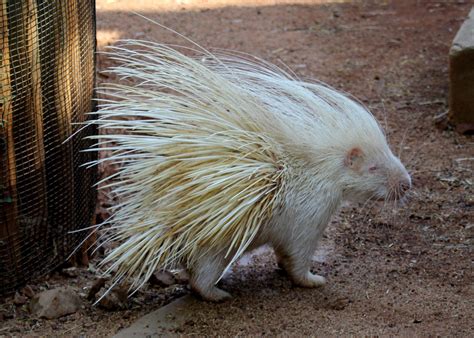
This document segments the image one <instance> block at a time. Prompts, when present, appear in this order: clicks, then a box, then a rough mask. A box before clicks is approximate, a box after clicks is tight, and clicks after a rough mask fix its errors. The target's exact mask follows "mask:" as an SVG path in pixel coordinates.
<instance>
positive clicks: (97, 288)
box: [87, 278, 106, 300]
mask: <svg viewBox="0 0 474 338" xmlns="http://www.w3.org/2000/svg"><path fill="white" fill-rule="evenodd" d="M105 281H106V279H105V278H99V279H98V280H96V281H95V283H94V284H93V285H92V286H91V289H90V290H89V293H88V294H87V299H88V300H93V299H95V295H96V294H97V292H99V291H100V289H102V288H103V287H104V285H105Z"/></svg>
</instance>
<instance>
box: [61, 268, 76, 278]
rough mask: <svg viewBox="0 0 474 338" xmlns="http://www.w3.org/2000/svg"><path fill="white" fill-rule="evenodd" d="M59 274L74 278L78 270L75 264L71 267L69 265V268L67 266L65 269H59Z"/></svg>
mask: <svg viewBox="0 0 474 338" xmlns="http://www.w3.org/2000/svg"><path fill="white" fill-rule="evenodd" d="M61 274H62V275H63V276H66V277H69V278H75V277H77V276H79V271H78V269H77V268H76V267H75V266H73V267H70V268H67V269H63V270H62V271H61Z"/></svg>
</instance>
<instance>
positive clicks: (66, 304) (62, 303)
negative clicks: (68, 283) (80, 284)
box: [30, 288, 81, 319]
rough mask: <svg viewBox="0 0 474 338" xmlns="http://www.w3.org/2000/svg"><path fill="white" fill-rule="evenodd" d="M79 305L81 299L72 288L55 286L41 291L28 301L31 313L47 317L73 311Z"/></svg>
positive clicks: (63, 314)
mask: <svg viewBox="0 0 474 338" xmlns="http://www.w3.org/2000/svg"><path fill="white" fill-rule="evenodd" d="M80 307H81V299H80V298H79V296H78V295H77V294H76V291H74V290H73V289H72V288H57V289H52V290H47V291H44V292H41V293H39V294H37V295H36V296H35V297H34V298H33V299H32V300H31V303H30V310H31V313H32V314H34V315H36V316H38V317H41V318H47V319H54V318H59V317H62V316H65V315H68V314H71V313H74V312H76V311H78V310H79V309H80Z"/></svg>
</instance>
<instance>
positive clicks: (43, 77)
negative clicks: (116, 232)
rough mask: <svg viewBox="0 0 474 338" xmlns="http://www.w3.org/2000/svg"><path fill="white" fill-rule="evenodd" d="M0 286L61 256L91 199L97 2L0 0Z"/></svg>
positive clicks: (74, 240) (86, 218)
mask: <svg viewBox="0 0 474 338" xmlns="http://www.w3.org/2000/svg"><path fill="white" fill-rule="evenodd" d="M0 30H1V32H2V36H1V44H2V52H1V55H0V86H1V87H0V113H1V120H0V207H1V213H0V294H5V293H7V292H10V291H13V290H15V289H16V288H18V287H19V286H20V285H22V284H25V283H27V282H28V281H29V280H31V279H32V278H34V277H37V276H39V275H41V274H43V273H45V272H47V271H49V270H51V269H52V268H54V267H55V266H57V265H58V264H60V263H62V262H64V260H65V258H66V257H67V256H68V255H69V254H70V253H71V251H72V250H73V249H74V248H75V246H77V245H78V243H79V242H80V240H81V238H82V237H84V233H75V234H71V233H69V232H70V231H71V230H76V229H79V228H83V227H86V226H88V225H90V223H91V221H92V218H93V214H94V209H95V205H96V192H95V190H94V189H92V188H91V187H92V185H93V183H94V182H95V181H96V171H94V170H91V169H85V168H84V167H81V166H80V165H81V164H83V163H85V162H88V161H91V160H93V157H94V156H95V155H94V154H93V153H91V152H87V153H84V152H81V151H80V150H82V149H85V148H88V147H89V146H90V145H89V144H88V141H85V140H84V137H85V136H86V134H89V133H92V132H94V130H93V129H91V128H89V129H86V130H84V131H81V132H79V134H78V135H76V137H74V138H73V139H72V140H71V141H68V142H64V141H65V140H66V139H67V138H68V137H69V136H70V135H71V134H72V133H74V132H75V131H76V130H77V129H78V128H80V126H78V125H74V124H73V123H74V122H83V121H85V120H86V119H87V118H88V116H87V115H85V113H86V112H91V111H94V110H95V105H94V102H93V100H92V99H93V95H94V84H95V45H96V40H95V0H68V1H63V0H0Z"/></svg>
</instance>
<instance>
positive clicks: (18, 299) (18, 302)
mask: <svg viewBox="0 0 474 338" xmlns="http://www.w3.org/2000/svg"><path fill="white" fill-rule="evenodd" d="M27 301H28V299H27V298H26V297H25V296H22V295H20V294H19V293H18V292H15V296H14V297H13V303H14V304H15V305H23V304H26V302H27Z"/></svg>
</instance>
